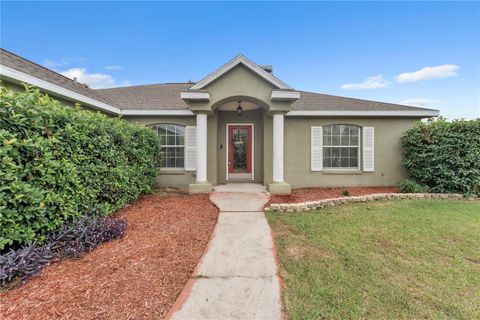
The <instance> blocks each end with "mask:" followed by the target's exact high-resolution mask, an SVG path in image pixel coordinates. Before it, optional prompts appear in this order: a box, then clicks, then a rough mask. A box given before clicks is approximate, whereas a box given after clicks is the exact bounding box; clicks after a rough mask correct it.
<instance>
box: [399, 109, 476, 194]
mask: <svg viewBox="0 0 480 320" xmlns="http://www.w3.org/2000/svg"><path fill="white" fill-rule="evenodd" d="M401 141H402V145H403V148H404V149H405V158H406V159H405V166H406V168H407V169H408V170H409V172H410V176H411V178H413V179H414V180H415V181H416V182H418V183H419V184H421V185H424V186H426V187H428V188H429V189H430V190H432V191H433V192H460V193H464V194H480V119H476V120H470V121H468V120H455V121H452V122H448V121H446V120H445V119H442V118H439V119H437V120H430V121H428V122H419V123H418V124H417V125H416V126H415V127H414V128H412V129H410V130H408V131H407V132H406V133H405V135H404V136H403V137H402V139H401Z"/></svg>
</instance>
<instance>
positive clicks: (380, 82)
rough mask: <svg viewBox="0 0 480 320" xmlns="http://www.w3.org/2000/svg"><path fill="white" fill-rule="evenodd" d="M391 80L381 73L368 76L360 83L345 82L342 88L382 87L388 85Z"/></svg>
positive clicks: (364, 88) (365, 88) (366, 88)
mask: <svg viewBox="0 0 480 320" xmlns="http://www.w3.org/2000/svg"><path fill="white" fill-rule="evenodd" d="M389 84H390V81H388V80H386V79H384V78H383V76H382V75H381V74H378V75H376V76H372V77H368V78H367V79H365V80H364V81H363V82H360V83H345V84H344V85H342V89H354V90H368V89H380V88H385V87H388V85H389Z"/></svg>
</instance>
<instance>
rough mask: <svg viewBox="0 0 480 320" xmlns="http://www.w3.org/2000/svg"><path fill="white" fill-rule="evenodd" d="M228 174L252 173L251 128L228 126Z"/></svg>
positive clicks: (248, 126) (249, 126)
mask: <svg viewBox="0 0 480 320" xmlns="http://www.w3.org/2000/svg"><path fill="white" fill-rule="evenodd" d="M228 142H229V146H228V147H229V148H228V172H229V173H251V172H252V126H251V125H229V126H228Z"/></svg>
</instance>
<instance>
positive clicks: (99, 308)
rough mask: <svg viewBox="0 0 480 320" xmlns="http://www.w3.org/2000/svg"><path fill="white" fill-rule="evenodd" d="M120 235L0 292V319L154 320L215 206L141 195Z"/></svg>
mask: <svg viewBox="0 0 480 320" xmlns="http://www.w3.org/2000/svg"><path fill="white" fill-rule="evenodd" d="M117 215H118V216H120V217H123V218H125V219H126V220H127V221H128V230H127V232H126V234H125V236H124V237H123V238H121V239H118V240H114V241H112V242H109V243H105V244H103V245H101V246H99V247H98V248H97V249H96V250H94V251H93V252H91V253H89V254H87V255H85V256H84V257H82V258H80V259H76V260H65V261H62V262H58V263H54V264H52V265H50V266H48V267H46V268H45V269H44V270H43V272H42V273H41V274H40V275H39V276H36V277H34V278H32V279H30V280H28V281H27V282H26V283H25V284H24V285H22V286H21V287H19V288H17V289H13V290H10V291H7V292H3V293H0V319H42V320H46V319H161V318H162V317H164V316H165V315H166V314H167V312H168V311H169V309H170V308H171V306H172V305H173V304H174V302H175V300H176V298H177V296H178V295H179V294H180V292H181V290H182V289H183V287H184V286H185V284H186V283H187V281H188V279H189V278H190V276H191V274H192V272H193V271H194V269H195V267H196V265H197V263H198V262H199V260H200V258H201V256H202V254H203V252H204V250H205V248H206V246H207V243H208V241H209V239H210V235H211V233H212V231H213V229H214V227H215V223H216V221H217V215H218V211H217V209H216V208H215V207H214V206H213V205H212V204H211V203H210V202H209V201H208V197H207V196H205V195H196V196H193V195H192V196H189V195H176V196H171V195H169V196H166V197H161V196H159V195H150V196H145V197H143V198H142V199H140V200H139V201H137V202H136V203H134V204H133V205H131V206H130V207H127V208H124V209H122V210H120V211H119V212H118V213H117Z"/></svg>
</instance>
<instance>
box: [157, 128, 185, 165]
mask: <svg viewBox="0 0 480 320" xmlns="http://www.w3.org/2000/svg"><path fill="white" fill-rule="evenodd" d="M149 127H150V128H152V129H153V130H154V131H156V132H157V133H158V135H159V136H160V139H161V144H162V152H163V160H162V163H161V167H162V168H184V166H185V127H184V126H180V125H177V124H169V123H157V124H153V125H150V126H149Z"/></svg>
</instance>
